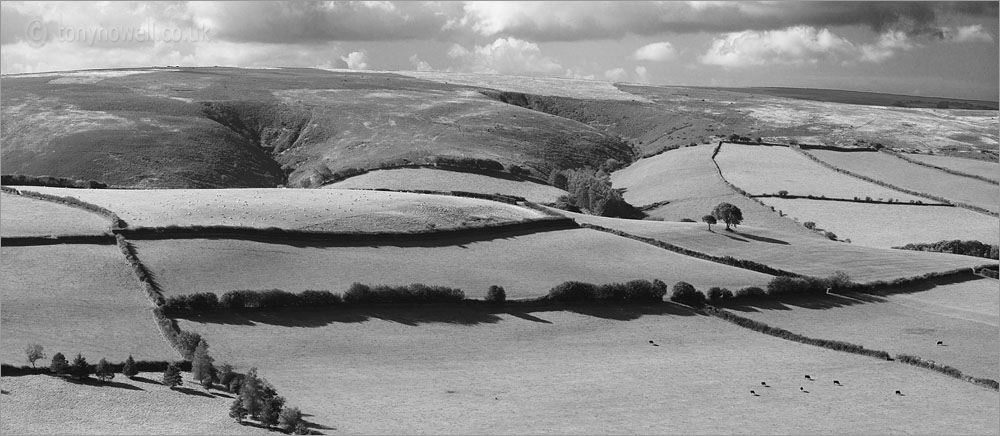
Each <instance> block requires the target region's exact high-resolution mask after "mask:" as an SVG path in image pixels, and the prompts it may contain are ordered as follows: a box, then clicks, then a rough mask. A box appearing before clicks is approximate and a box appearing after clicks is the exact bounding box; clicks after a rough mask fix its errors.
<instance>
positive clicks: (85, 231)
mask: <svg viewBox="0 0 1000 436" xmlns="http://www.w3.org/2000/svg"><path fill="white" fill-rule="evenodd" d="M0 211H2V213H0V236H3V237H7V236H47V235H100V234H103V233H106V232H107V231H108V228H109V226H110V224H109V223H108V220H107V219H105V218H104V217H102V216H100V215H97V214H95V213H92V212H87V211H85V210H82V209H77V208H74V207H70V206H66V205H64V204H56V203H52V202H48V201H42V200H36V199H31V198H25V197H21V196H19V195H12V194H0Z"/></svg>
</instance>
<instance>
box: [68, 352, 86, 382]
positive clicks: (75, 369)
mask: <svg viewBox="0 0 1000 436" xmlns="http://www.w3.org/2000/svg"><path fill="white" fill-rule="evenodd" d="M69 375H70V376H72V377H73V378H75V379H84V378H90V365H88V364H87V359H85V358H84V357H83V355H82V354H80V353H76V357H75V358H73V364H72V365H70V366H69Z"/></svg>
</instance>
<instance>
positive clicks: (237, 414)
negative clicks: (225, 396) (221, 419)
mask: <svg viewBox="0 0 1000 436" xmlns="http://www.w3.org/2000/svg"><path fill="white" fill-rule="evenodd" d="M246 414H247V409H244V408H243V400H242V399H241V398H240V397H236V398H235V399H234V400H233V403H232V404H230V405H229V417H230V418H233V419H235V420H236V422H238V423H241V424H242V423H243V416H245V415H246Z"/></svg>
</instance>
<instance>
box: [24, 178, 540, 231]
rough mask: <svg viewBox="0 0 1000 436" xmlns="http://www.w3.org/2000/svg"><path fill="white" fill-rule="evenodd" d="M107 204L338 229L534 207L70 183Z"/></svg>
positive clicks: (139, 214)
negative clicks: (88, 186)
mask: <svg viewBox="0 0 1000 436" xmlns="http://www.w3.org/2000/svg"><path fill="white" fill-rule="evenodd" d="M25 189H28V190H34V191H37V192H42V193H46V194H53V195H60V196H64V195H71V196H74V197H77V198H79V199H80V200H83V201H86V202H90V203H94V204H97V205H99V206H103V207H105V208H107V209H110V210H112V211H114V212H115V213H117V214H118V215H119V216H121V217H122V219H124V220H125V221H126V222H127V223H128V224H129V226H130V227H157V226H170V225H177V226H213V225H221V226H246V227H255V228H266V227H280V228H283V229H289V230H315V231H336V232H387V231H392V232H420V231H427V230H431V229H449V228H466V227H477V226H484V225H492V224H498V223H505V222H520V221H526V220H531V219H536V218H542V217H543V215H542V214H541V213H539V212H537V211H534V210H531V209H527V208H523V207H519V206H513V205H509V204H505V203H499V202H495V201H489V200H479V199H474V198H460V197H451V196H447V195H430V194H412V193H405V192H378V191H361V190H347V189H273V188H271V189H269V188H260V189H150V190H143V189H136V190H125V189H68V188H49V187H30V188H25Z"/></svg>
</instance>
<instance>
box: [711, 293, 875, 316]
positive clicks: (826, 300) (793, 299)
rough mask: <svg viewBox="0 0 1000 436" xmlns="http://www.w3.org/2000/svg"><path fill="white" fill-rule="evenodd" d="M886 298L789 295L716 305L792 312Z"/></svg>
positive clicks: (849, 295) (739, 300)
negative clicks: (798, 309)
mask: <svg viewBox="0 0 1000 436" xmlns="http://www.w3.org/2000/svg"><path fill="white" fill-rule="evenodd" d="M885 301H887V300H885V299H884V298H881V297H878V296H875V295H870V294H862V293H843V294H840V295H838V294H806V295H788V296H782V297H776V298H753V299H735V300H728V301H726V300H724V301H722V302H719V303H717V304H716V305H717V306H719V307H722V308H724V309H732V310H734V311H738V312H760V311H762V310H792V308H793V307H798V308H803V309H813V310H823V309H833V308H838V307H849V306H856V305H859V304H867V303H884V302H885Z"/></svg>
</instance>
